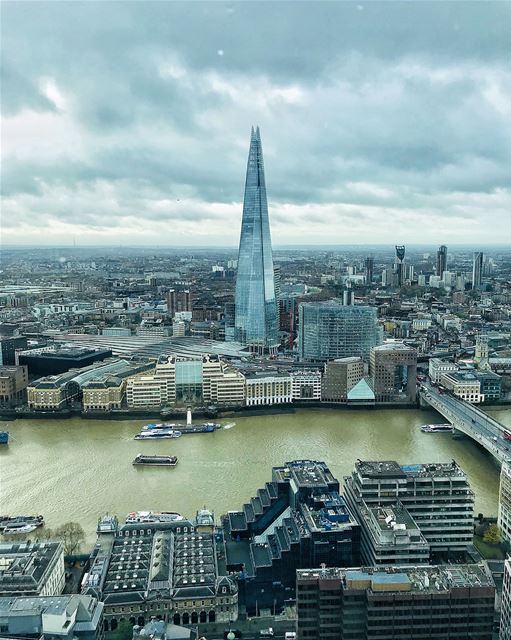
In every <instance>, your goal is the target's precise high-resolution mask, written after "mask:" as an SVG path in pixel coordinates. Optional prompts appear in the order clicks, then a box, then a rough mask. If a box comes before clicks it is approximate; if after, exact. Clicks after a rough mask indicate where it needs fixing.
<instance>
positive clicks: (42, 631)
mask: <svg viewBox="0 0 511 640" xmlns="http://www.w3.org/2000/svg"><path fill="white" fill-rule="evenodd" d="M104 635H105V634H104V630H103V603H102V602H98V600H96V598H92V597H91V596H81V595H76V594H72V595H65V596H38V597H31V598H0V636H1V637H2V638H32V639H34V638H44V640H75V639H76V640H102V638H104Z"/></svg>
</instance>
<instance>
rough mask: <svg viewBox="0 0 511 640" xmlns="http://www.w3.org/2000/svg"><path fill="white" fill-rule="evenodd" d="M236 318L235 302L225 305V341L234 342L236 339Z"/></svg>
mask: <svg viewBox="0 0 511 640" xmlns="http://www.w3.org/2000/svg"><path fill="white" fill-rule="evenodd" d="M235 318H236V307H235V305H234V302H227V303H226V304H225V305H224V324H225V341H226V342H234V338H235V334H236V331H235Z"/></svg>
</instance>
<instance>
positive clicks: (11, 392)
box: [0, 365, 28, 408]
mask: <svg viewBox="0 0 511 640" xmlns="http://www.w3.org/2000/svg"><path fill="white" fill-rule="evenodd" d="M27 385H28V370H27V367H24V366H18V367H16V366H8V365H5V366H0V407H7V408H12V407H15V406H17V405H21V404H23V402H24V401H25V399H26V395H27V393H26V390H27Z"/></svg>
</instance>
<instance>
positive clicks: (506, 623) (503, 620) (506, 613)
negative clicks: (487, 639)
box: [499, 538, 511, 640]
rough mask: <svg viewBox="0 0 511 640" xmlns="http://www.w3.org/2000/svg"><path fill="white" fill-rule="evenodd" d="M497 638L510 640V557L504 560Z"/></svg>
mask: <svg viewBox="0 0 511 640" xmlns="http://www.w3.org/2000/svg"><path fill="white" fill-rule="evenodd" d="M508 542H509V538H508ZM499 640H511V559H510V558H509V557H508V558H506V559H505V560H504V581H503V585H502V600H501V603H500V632H499Z"/></svg>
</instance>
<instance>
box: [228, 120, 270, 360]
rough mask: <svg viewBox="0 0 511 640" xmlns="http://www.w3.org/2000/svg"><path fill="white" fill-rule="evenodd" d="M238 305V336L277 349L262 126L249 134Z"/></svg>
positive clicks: (245, 341)
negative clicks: (261, 134) (260, 130)
mask: <svg viewBox="0 0 511 640" xmlns="http://www.w3.org/2000/svg"><path fill="white" fill-rule="evenodd" d="M235 305H236V308H235V323H234V324H235V332H234V334H235V339H236V340H237V341H238V342H241V343H242V344H246V345H249V346H250V347H251V348H252V349H253V350H254V351H261V352H265V351H274V350H276V348H277V346H278V343H279V339H278V337H279V336H278V321H277V302H276V299H275V280H274V271H273V257H272V251H271V238H270V223H269V220H268V203H267V201H266V186H265V182H264V164H263V149H262V146H261V136H260V133H259V127H257V129H256V130H255V131H254V128H253V127H252V135H251V137H250V150H249V153H248V165H247V177H246V180H245V199H244V201H243V219H242V221H241V236H240V248H239V255H238V274H237V278H236V297H235Z"/></svg>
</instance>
